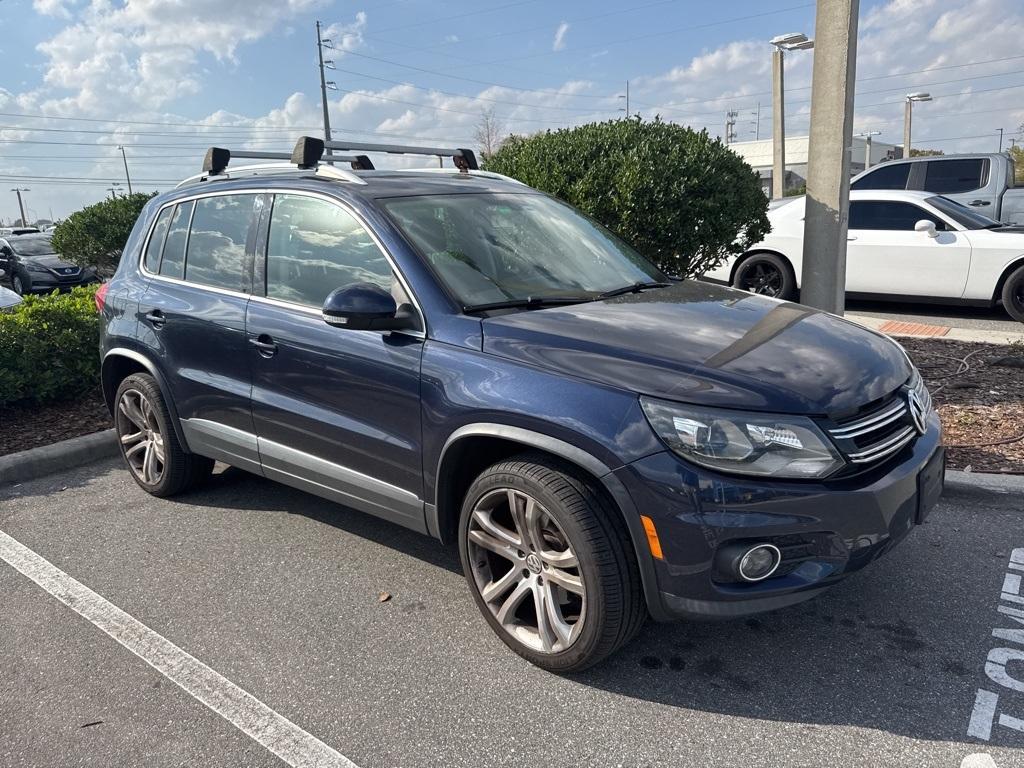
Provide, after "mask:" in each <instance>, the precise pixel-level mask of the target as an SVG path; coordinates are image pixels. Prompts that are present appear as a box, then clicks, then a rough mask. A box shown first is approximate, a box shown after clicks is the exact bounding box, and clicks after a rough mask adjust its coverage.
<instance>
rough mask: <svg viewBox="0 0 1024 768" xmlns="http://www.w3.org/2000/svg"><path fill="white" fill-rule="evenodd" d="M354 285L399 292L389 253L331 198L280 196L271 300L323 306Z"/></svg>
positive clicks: (274, 214) (270, 248)
mask: <svg viewBox="0 0 1024 768" xmlns="http://www.w3.org/2000/svg"><path fill="white" fill-rule="evenodd" d="M354 283H374V284H376V285H378V286H380V287H381V288H383V289H384V290H386V291H391V292H392V293H395V292H396V291H397V290H398V289H397V285H396V283H395V280H394V273H393V272H392V270H391V265H390V264H389V263H388V260H387V258H386V257H385V256H384V253H383V252H382V251H381V249H380V248H378V247H377V244H376V243H375V242H374V241H373V238H372V237H370V234H369V233H368V232H367V231H366V230H365V229H364V228H363V226H362V225H361V224H360V223H359V222H358V221H357V220H356V218H355V217H354V216H353V215H352V214H350V213H349V212H348V211H346V210H345V209H344V208H341V207H340V206H338V205H337V204H335V203H332V202H329V201H327V200H321V199H319V198H315V197H305V196H303V195H277V196H276V197H275V198H274V207H273V210H272V211H271V215H270V233H269V238H268V242H267V296H268V298H271V299H278V300H280V301H287V302H291V303H294V304H302V305H305V306H310V307H321V306H323V303H324V299H326V298H327V296H328V294H330V293H331V292H332V291H334V290H335V289H337V288H343V287H345V286H348V285H352V284H354ZM397 298H398V297H396V300H397ZM399 303H401V302H399Z"/></svg>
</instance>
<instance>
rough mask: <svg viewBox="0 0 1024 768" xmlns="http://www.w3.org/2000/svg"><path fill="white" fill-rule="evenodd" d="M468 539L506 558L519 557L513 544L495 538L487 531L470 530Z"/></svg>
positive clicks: (514, 558) (513, 559) (516, 558)
mask: <svg viewBox="0 0 1024 768" xmlns="http://www.w3.org/2000/svg"><path fill="white" fill-rule="evenodd" d="M469 540H470V541H472V542H473V543H474V544H476V545H478V546H481V547H483V548H484V549H486V550H488V551H490V552H493V553H494V554H496V555H499V556H501V557H503V558H505V559H506V560H512V561H516V560H518V559H519V557H518V553H517V551H516V548H515V546H514V545H512V544H509V543H508V542H506V541H505V540H504V539H498V538H495V537H494V536H492V535H490V534H489V533H484V532H483V531H470V532H469Z"/></svg>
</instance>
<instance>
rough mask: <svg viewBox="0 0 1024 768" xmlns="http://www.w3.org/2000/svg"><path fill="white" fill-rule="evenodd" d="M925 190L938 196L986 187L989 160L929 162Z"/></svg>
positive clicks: (926, 164) (925, 175) (926, 165)
mask: <svg viewBox="0 0 1024 768" xmlns="http://www.w3.org/2000/svg"><path fill="white" fill-rule="evenodd" d="M925 169H926V170H925V174H924V188H925V189H926V190H928V191H929V192H935V193H936V194H938V195H952V194H956V193H957V192H970V191H972V190H975V189H980V188H981V187H983V186H985V181H986V179H987V177H988V160H986V159H984V158H980V157H979V158H973V159H963V160H929V161H928V162H927V163H925Z"/></svg>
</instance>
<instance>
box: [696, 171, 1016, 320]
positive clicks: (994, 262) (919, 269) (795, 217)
mask: <svg viewBox="0 0 1024 768" xmlns="http://www.w3.org/2000/svg"><path fill="white" fill-rule="evenodd" d="M804 205H805V198H803V197H798V198H792V199H791V200H784V201H782V202H781V203H779V204H773V208H772V209H771V210H769V212H768V218H769V220H770V221H771V224H772V231H771V233H770V234H769V235H768V236H767V237H766V238H765V239H764V240H762V241H761V242H759V243H757V245H755V246H753V247H752V248H751V249H750V250H748V251H747V252H746V253H744V254H742V255H740V256H737V257H733V258H730V259H729V260H727V261H726V262H725V263H723V264H722V265H721V266H719V267H718V268H717V269H714V270H712V271H710V272H708V273H707V274H706V275H705V278H707V279H710V280H714V281H716V282H727V283H729V284H731V285H733V286H735V287H736V288H742V289H744V290H747V291H752V292H754V293H761V294H765V295H768V296H775V297H777V298H780V299H795V298H796V296H797V292H798V291H799V289H800V269H801V265H802V263H803V239H804ZM847 240H848V242H847V252H846V291H847V295H850V296H859V297H870V298H873V299H888V300H903V301H920V302H930V303H943V304H962V305H970V306H981V307H991V306H994V305H995V304H996V303H998V302H1002V304H1003V307H1004V308H1005V309H1006V311H1007V312H1008V313H1009V314H1010V315H1011V316H1012V317H1014V318H1015V319H1017V320H1020V321H1021V322H1024V227H1021V226H1010V225H1005V224H1001V223H999V222H998V221H993V220H992V219H989V218H987V217H985V216H982V215H980V214H978V213H976V212H975V211H974V210H972V209H971V208H968V207H967V206H965V205H961V204H960V203H957V202H955V201H953V200H950V199H949V198H947V197H942V196H940V195H933V194H931V193H929V192H915V191H909V190H908V191H904V190H853V191H851V192H850V225H849V234H848V237H847Z"/></svg>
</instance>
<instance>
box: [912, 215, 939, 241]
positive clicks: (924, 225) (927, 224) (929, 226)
mask: <svg viewBox="0 0 1024 768" xmlns="http://www.w3.org/2000/svg"><path fill="white" fill-rule="evenodd" d="M914 231H915V232H924V233H925V234H926V235H928V237H938V236H939V231H938V229H936V227H935V222H934V221H929V220H928V219H921V220H920V221H919V222H917V224H915V225H914Z"/></svg>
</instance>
